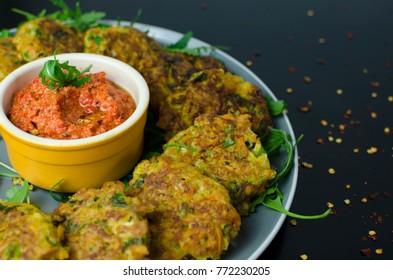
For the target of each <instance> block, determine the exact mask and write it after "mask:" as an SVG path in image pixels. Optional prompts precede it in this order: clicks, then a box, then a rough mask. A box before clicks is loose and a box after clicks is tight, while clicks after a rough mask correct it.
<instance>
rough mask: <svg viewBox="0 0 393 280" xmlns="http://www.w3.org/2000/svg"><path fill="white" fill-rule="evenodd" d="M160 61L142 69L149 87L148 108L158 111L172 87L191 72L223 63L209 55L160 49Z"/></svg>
mask: <svg viewBox="0 0 393 280" xmlns="http://www.w3.org/2000/svg"><path fill="white" fill-rule="evenodd" d="M160 58H161V61H160V63H159V64H157V65H155V66H154V67H152V68H150V69H146V70H145V71H142V75H143V76H144V78H145V79H146V81H147V83H148V85H149V89H150V108H151V110H152V111H153V112H155V113H158V112H159V109H160V107H161V106H164V107H165V106H166V105H165V104H166V100H167V97H168V96H169V95H170V93H171V91H172V89H174V88H176V87H178V86H181V85H183V84H184V83H185V82H186V81H187V80H188V79H189V78H190V77H191V75H192V74H194V73H196V72H198V71H202V70H209V69H221V68H224V65H223V64H222V63H221V62H220V61H218V60H216V59H214V58H213V57H209V56H192V55H187V54H183V53H176V52H168V51H165V50H164V51H161V52H160Z"/></svg>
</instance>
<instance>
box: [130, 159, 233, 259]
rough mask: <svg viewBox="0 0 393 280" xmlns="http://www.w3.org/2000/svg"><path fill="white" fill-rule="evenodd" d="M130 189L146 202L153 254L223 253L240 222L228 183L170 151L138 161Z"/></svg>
mask: <svg viewBox="0 0 393 280" xmlns="http://www.w3.org/2000/svg"><path fill="white" fill-rule="evenodd" d="M128 195H130V196H132V198H133V199H134V200H136V201H140V202H142V203H135V205H137V209H138V212H140V213H145V215H146V217H147V218H148V220H149V229H150V233H151V243H150V247H149V249H150V256H149V257H150V258H153V259H218V258H219V257H220V256H221V255H222V253H223V252H225V251H226V250H227V249H228V246H229V242H230V240H231V239H232V238H234V237H235V236H236V235H237V233H238V231H239V228H240V216H239V215H238V213H237V212H236V210H235V209H234V208H233V206H232V205H231V203H230V198H229V195H228V192H227V190H226V189H225V187H223V186H222V185H220V184H219V183H217V182H216V181H215V180H213V179H211V178H209V177H207V176H204V175H203V174H202V173H201V172H199V170H198V169H196V168H195V167H193V166H192V165H190V164H189V163H187V162H181V161H178V160H176V159H173V158H171V157H168V156H165V155H162V156H159V157H158V158H156V159H153V160H152V161H148V160H144V161H142V162H141V163H140V164H139V165H138V166H137V167H136V169H135V170H134V173H133V179H132V180H131V181H130V190H129V191H128Z"/></svg>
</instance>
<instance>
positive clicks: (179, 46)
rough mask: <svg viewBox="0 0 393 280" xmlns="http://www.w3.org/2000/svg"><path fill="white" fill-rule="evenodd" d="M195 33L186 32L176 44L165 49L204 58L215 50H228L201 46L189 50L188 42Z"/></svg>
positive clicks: (221, 47)
mask: <svg viewBox="0 0 393 280" xmlns="http://www.w3.org/2000/svg"><path fill="white" fill-rule="evenodd" d="M192 36H193V33H192V32H191V31H188V32H186V33H185V34H184V35H183V37H181V38H180V39H179V40H178V41H177V42H176V43H174V44H170V45H168V46H166V47H165V48H164V49H165V51H167V52H175V53H184V54H188V55H193V56H202V55H204V54H208V53H209V52H210V51H212V50H214V49H221V50H228V48H227V47H224V46H201V47H195V48H189V47H188V42H189V41H190V40H191V38H192Z"/></svg>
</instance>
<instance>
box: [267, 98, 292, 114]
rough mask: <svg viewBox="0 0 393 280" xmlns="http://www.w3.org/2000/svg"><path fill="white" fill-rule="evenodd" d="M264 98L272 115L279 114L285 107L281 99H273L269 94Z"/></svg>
mask: <svg viewBox="0 0 393 280" xmlns="http://www.w3.org/2000/svg"><path fill="white" fill-rule="evenodd" d="M265 99H266V102H267V107H268V108H269V113H270V115H271V116H273V117H276V116H278V115H280V114H281V113H282V112H284V109H285V108H286V107H287V104H286V103H285V102H284V101H283V100H273V98H271V97H270V96H266V97H265Z"/></svg>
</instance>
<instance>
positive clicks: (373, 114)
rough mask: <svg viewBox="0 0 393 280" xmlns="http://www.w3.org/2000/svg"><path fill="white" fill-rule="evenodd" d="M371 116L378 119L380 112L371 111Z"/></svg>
mask: <svg viewBox="0 0 393 280" xmlns="http://www.w3.org/2000/svg"><path fill="white" fill-rule="evenodd" d="M370 115H371V118H373V119H376V118H377V117H378V114H377V113H375V112H371V114H370Z"/></svg>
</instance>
